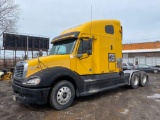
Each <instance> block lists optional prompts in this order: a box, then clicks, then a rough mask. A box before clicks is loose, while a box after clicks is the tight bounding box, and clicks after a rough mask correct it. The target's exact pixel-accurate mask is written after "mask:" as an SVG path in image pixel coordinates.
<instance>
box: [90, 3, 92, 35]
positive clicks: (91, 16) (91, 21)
mask: <svg viewBox="0 0 160 120" xmlns="http://www.w3.org/2000/svg"><path fill="white" fill-rule="evenodd" d="M91 34H92V5H91V26H90V36H91ZM91 37H92V36H91Z"/></svg>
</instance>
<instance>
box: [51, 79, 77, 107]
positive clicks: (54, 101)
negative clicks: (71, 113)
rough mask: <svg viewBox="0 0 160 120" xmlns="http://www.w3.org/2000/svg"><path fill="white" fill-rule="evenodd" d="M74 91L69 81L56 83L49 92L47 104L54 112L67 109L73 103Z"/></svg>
mask: <svg viewBox="0 0 160 120" xmlns="http://www.w3.org/2000/svg"><path fill="white" fill-rule="evenodd" d="M74 97H75V89H74V86H73V85H72V83H70V82H69V81H66V80H64V81H61V82H58V83H57V84H56V85H55V86H54V87H53V88H52V91H51V94H50V98H49V103H50V105H51V107H53V108H54V109H56V110H63V109H66V108H68V107H69V106H70V105H71V104H72V103H73V101H74Z"/></svg>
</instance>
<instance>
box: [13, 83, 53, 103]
mask: <svg viewBox="0 0 160 120" xmlns="http://www.w3.org/2000/svg"><path fill="white" fill-rule="evenodd" d="M12 88H13V92H14V99H15V100H19V101H21V102H25V103H28V104H45V103H47V100H48V95H49V91H50V87H49V88H36V89H35V88H26V87H21V86H19V85H17V84H15V83H12Z"/></svg>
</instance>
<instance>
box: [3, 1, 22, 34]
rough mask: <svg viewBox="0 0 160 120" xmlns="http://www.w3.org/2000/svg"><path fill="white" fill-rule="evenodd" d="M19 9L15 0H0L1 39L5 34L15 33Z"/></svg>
mask: <svg viewBox="0 0 160 120" xmlns="http://www.w3.org/2000/svg"><path fill="white" fill-rule="evenodd" d="M18 19H19V7H18V5H17V4H15V3H14V0H0V37H1V36H2V34H3V33H4V32H15V31H16V23H17V20H18Z"/></svg>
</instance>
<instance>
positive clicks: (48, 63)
mask: <svg viewBox="0 0 160 120" xmlns="http://www.w3.org/2000/svg"><path fill="white" fill-rule="evenodd" d="M26 62H27V63H28V71H27V75H26V77H28V76H30V75H32V74H34V73H36V72H38V71H40V70H43V69H47V68H51V67H55V66H61V67H66V68H70V55H50V56H44V57H39V58H35V59H31V60H27V61H26Z"/></svg>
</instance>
